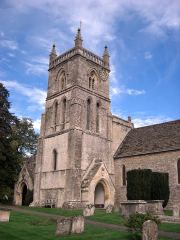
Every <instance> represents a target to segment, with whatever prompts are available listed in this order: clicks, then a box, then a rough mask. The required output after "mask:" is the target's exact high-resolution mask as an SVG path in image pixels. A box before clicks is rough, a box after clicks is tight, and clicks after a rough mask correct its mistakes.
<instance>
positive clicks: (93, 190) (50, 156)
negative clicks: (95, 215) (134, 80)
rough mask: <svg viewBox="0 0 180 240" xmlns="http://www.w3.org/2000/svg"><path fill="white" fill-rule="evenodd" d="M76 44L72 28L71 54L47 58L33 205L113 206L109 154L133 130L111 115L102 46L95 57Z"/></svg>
mask: <svg viewBox="0 0 180 240" xmlns="http://www.w3.org/2000/svg"><path fill="white" fill-rule="evenodd" d="M82 42H83V40H82V37H81V32H80V29H78V32H77V35H76V38H75V46H74V47H73V48H72V49H70V50H69V51H67V52H65V53H63V54H61V55H59V56H57V54H56V49H55V45H53V48H52V51H51V53H50V58H49V79H48V92H47V99H46V106H45V113H44V114H42V120H41V133H40V138H39V142H38V153H37V157H36V170H35V184H34V200H33V204H34V205H39V206H43V205H48V204H52V205H54V206H55V207H69V208H70V207H71V208H72V207H81V206H83V205H84V204H95V205H96V206H99V207H105V206H107V205H108V204H114V194H115V188H114V161H113V154H114V152H115V150H116V149H117V147H118V146H119V144H120V142H121V141H122V140H123V139H124V137H125V136H126V134H127V133H128V131H129V130H130V129H131V128H132V127H133V125H132V123H131V121H130V119H129V121H126V120H123V119H120V118H118V117H116V116H113V115H112V114H111V111H110V98H109V72H110V68H109V53H108V49H107V47H105V49H104V53H103V57H102V58H101V57H99V56H97V55H95V54H94V53H92V52H90V51H89V50H87V49H85V48H84V47H83V45H82Z"/></svg>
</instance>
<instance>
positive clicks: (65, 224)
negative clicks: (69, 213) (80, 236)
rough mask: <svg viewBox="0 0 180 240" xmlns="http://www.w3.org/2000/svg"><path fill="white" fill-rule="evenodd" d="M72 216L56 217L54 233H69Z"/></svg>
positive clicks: (58, 234)
mask: <svg viewBox="0 0 180 240" xmlns="http://www.w3.org/2000/svg"><path fill="white" fill-rule="evenodd" d="M71 227H72V218H71V217H62V218H58V219H57V228H56V235H57V236H64V235H68V234H70V233H71Z"/></svg>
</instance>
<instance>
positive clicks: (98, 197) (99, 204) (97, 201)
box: [94, 182, 105, 208]
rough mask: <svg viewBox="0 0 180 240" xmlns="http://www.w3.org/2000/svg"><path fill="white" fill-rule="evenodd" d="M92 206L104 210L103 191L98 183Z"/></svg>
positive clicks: (101, 185) (102, 187)
mask: <svg viewBox="0 0 180 240" xmlns="http://www.w3.org/2000/svg"><path fill="white" fill-rule="evenodd" d="M94 205H95V207H96V208H104V205H105V189H104V186H103V184H102V183H101V182H99V183H98V184H97V185H96V188H95V192H94Z"/></svg>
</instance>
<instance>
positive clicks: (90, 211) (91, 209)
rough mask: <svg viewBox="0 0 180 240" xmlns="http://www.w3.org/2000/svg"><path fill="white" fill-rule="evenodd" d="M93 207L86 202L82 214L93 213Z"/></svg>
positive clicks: (89, 214)
mask: <svg viewBox="0 0 180 240" xmlns="http://www.w3.org/2000/svg"><path fill="white" fill-rule="evenodd" d="M94 211H95V207H94V205H93V204H88V205H86V207H85V208H84V210H83V216H85V217H88V216H92V215H94Z"/></svg>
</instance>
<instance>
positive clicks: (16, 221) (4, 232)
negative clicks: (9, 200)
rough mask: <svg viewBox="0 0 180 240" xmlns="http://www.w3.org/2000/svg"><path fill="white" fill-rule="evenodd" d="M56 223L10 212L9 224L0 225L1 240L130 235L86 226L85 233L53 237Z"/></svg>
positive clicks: (93, 239) (106, 239) (103, 239)
mask: <svg viewBox="0 0 180 240" xmlns="http://www.w3.org/2000/svg"><path fill="white" fill-rule="evenodd" d="M55 229H56V222H55V221H53V220H50V219H48V218H47V217H39V216H35V215H28V214H24V213H20V212H14V211H12V212H11V219H10V222H9V223H0V239H1V240H41V239H42V240H56V239H61V240H65V239H67V240H81V239H85V240H90V239H91V240H96V239H101V240H109V239H111V240H113V239H114V240H116V239H124V240H125V239H129V236H130V234H129V233H126V232H119V231H115V230H111V229H105V228H100V227H94V226H91V225H86V227H85V232H84V233H83V234H80V235H69V236H66V237H56V236H55Z"/></svg>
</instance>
